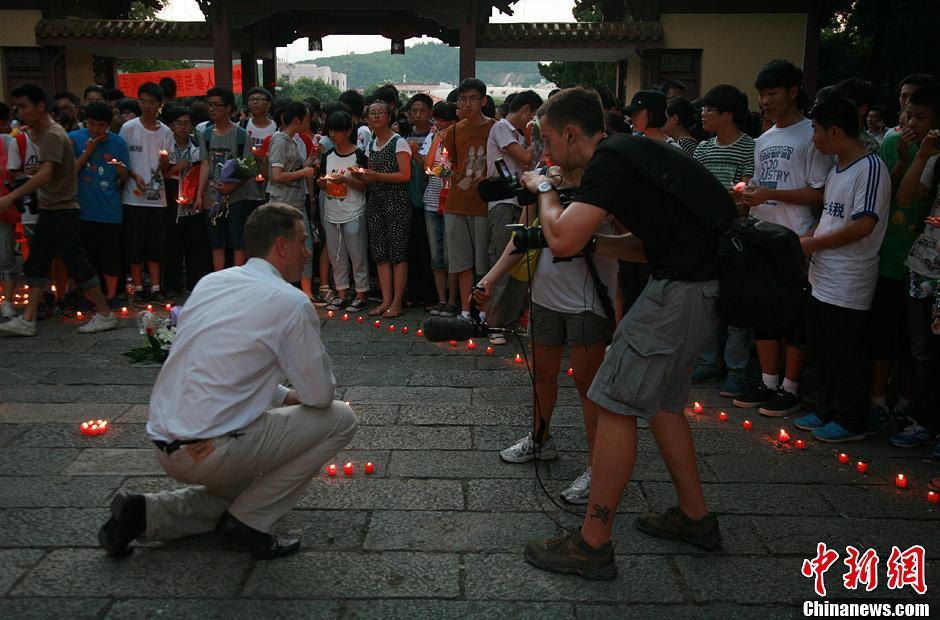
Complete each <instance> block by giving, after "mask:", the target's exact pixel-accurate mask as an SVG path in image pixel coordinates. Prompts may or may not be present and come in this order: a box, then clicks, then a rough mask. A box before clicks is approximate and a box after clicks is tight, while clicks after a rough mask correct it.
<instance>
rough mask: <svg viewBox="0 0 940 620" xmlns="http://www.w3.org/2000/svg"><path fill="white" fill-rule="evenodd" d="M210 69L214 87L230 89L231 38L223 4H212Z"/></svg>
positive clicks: (226, 11) (226, 13) (226, 10)
mask: <svg viewBox="0 0 940 620" xmlns="http://www.w3.org/2000/svg"><path fill="white" fill-rule="evenodd" d="M212 67H213V70H214V72H215V85H216V86H221V87H223V88H228V89H231V88H232V37H231V33H230V32H229V29H228V9H226V7H225V3H224V2H213V3H212Z"/></svg>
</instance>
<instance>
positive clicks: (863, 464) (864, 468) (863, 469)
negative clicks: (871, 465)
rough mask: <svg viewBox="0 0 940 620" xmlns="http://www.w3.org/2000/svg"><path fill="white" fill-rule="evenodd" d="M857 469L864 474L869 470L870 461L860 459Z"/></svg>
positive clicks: (856, 465)
mask: <svg viewBox="0 0 940 620" xmlns="http://www.w3.org/2000/svg"><path fill="white" fill-rule="evenodd" d="M855 469H857V470H858V473H860V474H864V473H865V472H867V471H868V463H866V462H865V461H859V462H858V463H856V464H855Z"/></svg>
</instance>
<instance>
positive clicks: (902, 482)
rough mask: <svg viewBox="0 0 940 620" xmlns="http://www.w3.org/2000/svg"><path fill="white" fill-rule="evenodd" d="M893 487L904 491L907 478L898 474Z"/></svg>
mask: <svg viewBox="0 0 940 620" xmlns="http://www.w3.org/2000/svg"><path fill="white" fill-rule="evenodd" d="M894 486H896V487H897V488H899V489H906V488H907V476H905V475H904V474H898V475H897V476H895V477H894Z"/></svg>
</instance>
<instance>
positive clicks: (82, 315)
mask: <svg viewBox="0 0 940 620" xmlns="http://www.w3.org/2000/svg"><path fill="white" fill-rule="evenodd" d="M75 316H76V317H78V318H80V319H81V318H84V316H85V315H84V314H82V311H81V310H79V311H78V312H76V313H75Z"/></svg>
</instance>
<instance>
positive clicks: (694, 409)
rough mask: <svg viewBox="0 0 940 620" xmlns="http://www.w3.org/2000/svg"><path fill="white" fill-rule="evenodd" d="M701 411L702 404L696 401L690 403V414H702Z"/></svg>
mask: <svg viewBox="0 0 940 620" xmlns="http://www.w3.org/2000/svg"><path fill="white" fill-rule="evenodd" d="M703 410H704V409H703V407H702V403H700V402H698V401H695V402H694V403H692V413H702V411H703Z"/></svg>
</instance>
